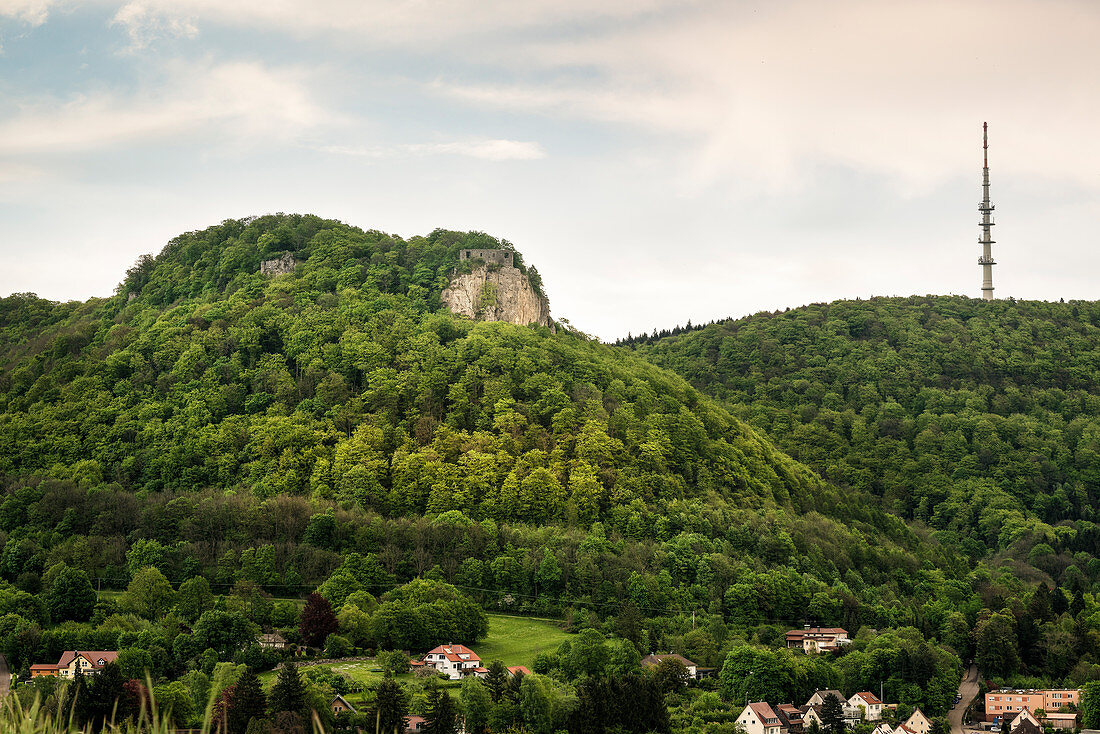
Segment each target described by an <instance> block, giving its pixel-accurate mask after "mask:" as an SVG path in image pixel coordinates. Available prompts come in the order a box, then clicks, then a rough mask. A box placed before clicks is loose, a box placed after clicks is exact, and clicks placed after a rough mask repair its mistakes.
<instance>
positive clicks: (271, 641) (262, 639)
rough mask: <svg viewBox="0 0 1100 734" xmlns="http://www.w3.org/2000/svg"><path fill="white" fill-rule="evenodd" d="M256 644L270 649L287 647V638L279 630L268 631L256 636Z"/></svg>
mask: <svg viewBox="0 0 1100 734" xmlns="http://www.w3.org/2000/svg"><path fill="white" fill-rule="evenodd" d="M256 644H257V645H259V646H260V647H262V648H265V649H268V650H284V649H286V640H285V639H283V636H282V635H280V634H279V633H278V632H268V633H267V634H263V635H260V636H259V637H257V638H256Z"/></svg>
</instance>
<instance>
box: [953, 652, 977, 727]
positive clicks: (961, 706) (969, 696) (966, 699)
mask: <svg viewBox="0 0 1100 734" xmlns="http://www.w3.org/2000/svg"><path fill="white" fill-rule="evenodd" d="M959 695H960V696H962V700H961V701H959V702H958V703H957V704H956V705H955V708H953V709H951V710H950V711H949V712H947V718H948V720H949V721H950V722H951V734H963V714H965V713H966V709H967V707H969V706H970V702H971V701H973V700H974V697H975V696H977V695H978V666H977V665H971V666H970V670H968V671H966V676H965V677H964V678H963V679H962V683H960V684H959Z"/></svg>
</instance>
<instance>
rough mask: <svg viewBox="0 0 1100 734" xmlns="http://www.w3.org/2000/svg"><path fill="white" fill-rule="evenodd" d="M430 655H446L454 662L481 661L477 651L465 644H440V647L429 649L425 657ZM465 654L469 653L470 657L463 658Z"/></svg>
mask: <svg viewBox="0 0 1100 734" xmlns="http://www.w3.org/2000/svg"><path fill="white" fill-rule="evenodd" d="M428 655H446V656H447V659H448V660H450V661H451V662H452V663H457V662H467V663H468V662H472V661H474V660H476V661H478V662H481V658H479V657H478V656H477V653H475V652H474V651H473V650H471V649H470V648H468V647H466V646H465V645H440V646H439V647H435V648H432V649H431V650H428V652H427V654H426V655H425V656H424V657H427V656H428ZM463 655H467V656H468V657H466V658H463V657H462V656H463Z"/></svg>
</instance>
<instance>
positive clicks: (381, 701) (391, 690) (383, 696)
mask: <svg viewBox="0 0 1100 734" xmlns="http://www.w3.org/2000/svg"><path fill="white" fill-rule="evenodd" d="M373 713H374V718H375V728H376V729H377V730H378V732H379V734H381V732H387V734H388V732H393V733H394V734H398V732H401V731H404V729H405V716H406V715H407V714H408V713H409V702H408V699H406V698H405V692H404V691H403V690H401V686H400V685H398V683H397V681H395V680H394V679H393V678H391V677H390V676H389V675H388V674H387V675H386V678H385V679H384V680H383V681H382V682H381V683H380V684H379V685H378V690H377V691H376V693H375V697H374V712H373Z"/></svg>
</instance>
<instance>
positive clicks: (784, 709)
mask: <svg viewBox="0 0 1100 734" xmlns="http://www.w3.org/2000/svg"><path fill="white" fill-rule="evenodd" d="M772 710H773V711H775V713H777V714H779V720H780V722H781V723H782V724H783V728H784V729H785V730H786V731H787V732H788V734H802V732H803V731H805V729H806V726H805V723H804V722H803V719H802V709H800V708H798V707H797V706H795V705H793V704H790V703H781V704H779V705H778V706H772Z"/></svg>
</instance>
